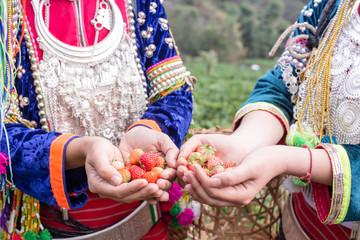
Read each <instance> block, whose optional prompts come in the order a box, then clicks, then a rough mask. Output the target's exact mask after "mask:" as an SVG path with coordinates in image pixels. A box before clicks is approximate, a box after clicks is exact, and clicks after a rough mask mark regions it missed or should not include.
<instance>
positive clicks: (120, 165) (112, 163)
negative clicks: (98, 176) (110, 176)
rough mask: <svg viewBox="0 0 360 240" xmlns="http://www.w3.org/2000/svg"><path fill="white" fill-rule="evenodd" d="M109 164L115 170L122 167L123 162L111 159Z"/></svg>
mask: <svg viewBox="0 0 360 240" xmlns="http://www.w3.org/2000/svg"><path fill="white" fill-rule="evenodd" d="M110 164H111V166H113V167H114V168H115V169H116V170H119V169H122V168H124V167H125V166H124V163H123V162H122V161H119V160H112V161H111V163H110Z"/></svg>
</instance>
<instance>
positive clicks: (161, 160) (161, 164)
mask: <svg viewBox="0 0 360 240" xmlns="http://www.w3.org/2000/svg"><path fill="white" fill-rule="evenodd" d="M155 167H160V168H162V169H164V168H165V159H164V158H163V157H161V156H158V159H157V161H156V164H155Z"/></svg>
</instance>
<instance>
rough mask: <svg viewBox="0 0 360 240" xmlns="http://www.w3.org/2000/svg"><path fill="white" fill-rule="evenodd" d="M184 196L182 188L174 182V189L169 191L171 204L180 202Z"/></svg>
mask: <svg viewBox="0 0 360 240" xmlns="http://www.w3.org/2000/svg"><path fill="white" fill-rule="evenodd" d="M182 195H183V191H182V188H181V187H180V185H179V184H178V183H177V182H174V183H173V185H172V188H171V189H170V191H169V202H176V201H179V199H180V198H181V196H182Z"/></svg>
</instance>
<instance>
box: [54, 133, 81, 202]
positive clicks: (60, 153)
mask: <svg viewBox="0 0 360 240" xmlns="http://www.w3.org/2000/svg"><path fill="white" fill-rule="evenodd" d="M77 137H78V136H75V135H72V134H62V135H60V136H58V137H57V138H55V140H54V141H53V142H52V143H51V146H50V156H49V169H50V183H51V190H52V192H53V194H54V198H55V200H56V202H57V204H58V205H59V206H60V207H63V208H66V209H70V200H69V196H68V193H67V190H66V189H67V188H66V182H65V177H64V176H65V166H64V164H65V149H66V147H67V145H68V143H69V142H70V141H71V140H72V139H74V138H77Z"/></svg>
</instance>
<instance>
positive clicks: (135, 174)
mask: <svg viewBox="0 0 360 240" xmlns="http://www.w3.org/2000/svg"><path fill="white" fill-rule="evenodd" d="M129 171H130V173H131V180H135V179H140V178H142V176H143V175H144V174H145V173H146V171H145V170H144V169H142V168H141V167H139V166H137V165H132V166H131V167H130V169H129Z"/></svg>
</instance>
